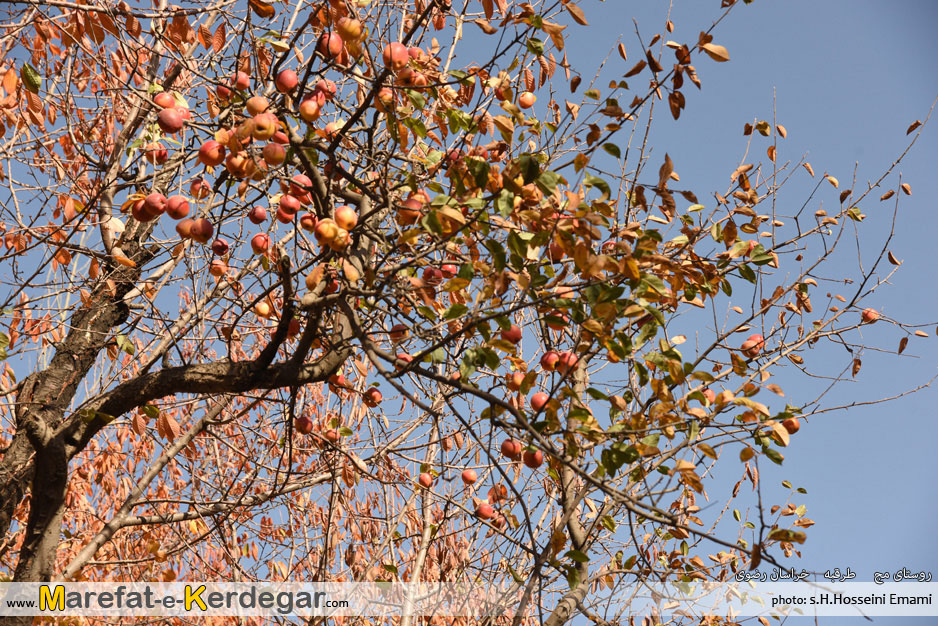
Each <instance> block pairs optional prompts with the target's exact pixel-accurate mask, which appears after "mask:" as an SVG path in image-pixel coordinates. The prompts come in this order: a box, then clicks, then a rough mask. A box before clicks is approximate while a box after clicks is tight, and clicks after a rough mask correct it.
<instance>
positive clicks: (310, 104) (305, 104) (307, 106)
mask: <svg viewBox="0 0 938 626" xmlns="http://www.w3.org/2000/svg"><path fill="white" fill-rule="evenodd" d="M319 114H320V106H319V102H317V101H316V98H307V99H305V100H303V101H302V102H301V103H300V117H302V118H303V121H305V122H315V121H316V120H318V119H319Z"/></svg>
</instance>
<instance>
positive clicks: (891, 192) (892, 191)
mask: <svg viewBox="0 0 938 626" xmlns="http://www.w3.org/2000/svg"><path fill="white" fill-rule="evenodd" d="M894 195H896V190H895V189H890V190H889V191H887V192H886V193H884V194H883V195H881V196H880V197H879V201H880V202H882V201H883V200H889V198H891V197H893V196H894Z"/></svg>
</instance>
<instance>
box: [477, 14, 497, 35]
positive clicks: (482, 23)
mask: <svg viewBox="0 0 938 626" xmlns="http://www.w3.org/2000/svg"><path fill="white" fill-rule="evenodd" d="M472 21H473V22H475V25H476V26H478V27H479V28H481V29H482V32H483V33H485V34H486V35H494V34H495V33H497V32H498V29H497V28H495V27H494V26H492V25H491V24H489V22H488V20H483V19H481V18H479V19H475V20H472Z"/></svg>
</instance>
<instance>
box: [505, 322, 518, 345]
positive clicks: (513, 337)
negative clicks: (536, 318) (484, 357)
mask: <svg viewBox="0 0 938 626" xmlns="http://www.w3.org/2000/svg"><path fill="white" fill-rule="evenodd" d="M501 335H502V339H504V340H505V341H507V342H509V343H518V342H519V341H521V329H520V328H518V327H517V326H516V325H514V324H512V325H511V327H509V328H508V329H507V330H503V331H502V332H501Z"/></svg>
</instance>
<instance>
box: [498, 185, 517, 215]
mask: <svg viewBox="0 0 938 626" xmlns="http://www.w3.org/2000/svg"><path fill="white" fill-rule="evenodd" d="M514 200H515V194H513V193H511V192H510V191H508V190H507V189H502V190H501V192H499V194H498V197H497V198H495V208H496V209H497V210H498V212H499V213H500V214H501V216H502V217H508V216H509V215H511V212H512V211H514V210H515V205H514Z"/></svg>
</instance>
